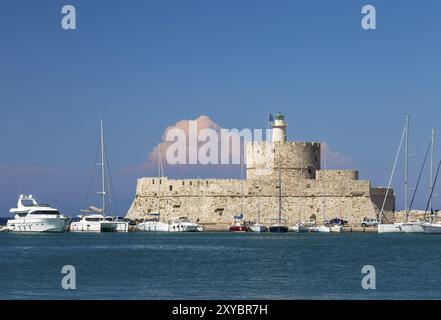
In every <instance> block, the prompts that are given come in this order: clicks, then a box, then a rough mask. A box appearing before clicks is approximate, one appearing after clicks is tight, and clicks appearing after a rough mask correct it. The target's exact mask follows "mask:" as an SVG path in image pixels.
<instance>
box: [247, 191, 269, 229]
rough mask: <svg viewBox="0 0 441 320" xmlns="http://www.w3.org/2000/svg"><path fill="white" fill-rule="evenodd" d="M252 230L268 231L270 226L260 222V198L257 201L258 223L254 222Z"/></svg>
mask: <svg viewBox="0 0 441 320" xmlns="http://www.w3.org/2000/svg"><path fill="white" fill-rule="evenodd" d="M250 230H251V231H252V232H267V231H268V227H267V226H264V225H263V224H261V223H260V198H258V203H257V219H256V223H254V224H252V225H251V226H250Z"/></svg>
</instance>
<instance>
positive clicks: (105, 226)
mask: <svg viewBox="0 0 441 320" xmlns="http://www.w3.org/2000/svg"><path fill="white" fill-rule="evenodd" d="M69 230H70V232H117V224H116V223H114V222H105V221H87V222H84V221H79V222H72V223H71V225H70V228H69Z"/></svg>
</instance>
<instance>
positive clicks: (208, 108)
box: [0, 0, 441, 216]
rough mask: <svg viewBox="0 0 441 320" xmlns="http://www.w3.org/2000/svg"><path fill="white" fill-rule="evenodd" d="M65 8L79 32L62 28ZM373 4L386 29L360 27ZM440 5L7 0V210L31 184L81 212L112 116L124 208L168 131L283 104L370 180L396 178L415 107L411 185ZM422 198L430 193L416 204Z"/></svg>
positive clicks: (1, 77)
mask: <svg viewBox="0 0 441 320" xmlns="http://www.w3.org/2000/svg"><path fill="white" fill-rule="evenodd" d="M67 3H68V4H72V5H74V6H75V7H76V10H77V28H78V29H77V30H75V31H65V30H62V29H61V27H60V21H61V18H62V14H61V7H62V5H64V4H67ZM368 3H370V4H373V5H375V6H376V9H377V30H375V31H364V30H362V28H361V26H360V21H361V17H362V15H361V8H362V6H363V5H364V4H368ZM440 13H441V2H440V1H424V2H422V1H416V0H412V1H355V0H347V1H325V0H323V1H311V0H308V1H306V0H305V1H292V0H287V1H251V0H249V1H242V0H234V1H230V0H222V1H220V0H217V1H195V0H188V1H159V0H157V1H78V0H72V1H68V2H66V1H19V0H14V1H12V0H11V1H6V0H4V1H2V2H1V4H0V41H1V42H0V43H1V46H0V110H1V111H0V136H1V140H0V148H1V149H0V150H1V153H0V179H1V183H0V210H1V211H0V216H7V215H8V212H7V210H8V209H9V208H10V207H12V206H13V205H15V202H16V195H17V192H18V191H22V192H25V193H31V192H33V190H34V189H35V190H37V193H38V195H39V196H40V197H41V198H43V199H44V200H46V201H49V202H51V203H53V204H56V205H57V206H58V207H59V208H60V209H61V210H62V211H64V212H66V213H68V214H72V215H73V214H76V213H77V211H78V209H80V208H81V207H83V205H84V201H85V196H86V189H87V185H88V181H89V179H90V171H91V168H92V166H93V161H94V159H95V150H96V144H97V139H98V129H99V128H98V126H99V119H100V117H101V116H103V117H104V119H105V123H106V130H107V141H108V144H109V156H110V160H111V169H112V173H113V179H114V184H115V191H116V194H117V200H118V203H119V209H120V210H121V211H122V213H124V211H125V210H126V209H127V208H128V206H129V204H130V200H131V198H132V196H133V195H134V192H135V184H136V176H135V175H128V174H124V173H122V169H123V168H125V167H128V166H137V165H139V164H141V163H142V162H144V161H145V159H146V158H147V155H148V153H149V152H150V150H151V149H152V148H153V146H154V145H155V144H156V143H157V142H158V141H159V139H160V137H161V134H162V132H163V130H164V128H165V127H166V126H168V125H172V124H174V123H175V122H177V121H179V120H181V119H194V118H196V117H197V116H199V115H202V114H205V115H208V116H209V117H210V118H211V119H212V120H213V121H215V122H217V123H218V124H219V125H221V126H222V127H225V128H259V127H265V126H266V115H267V113H268V112H277V111H282V112H284V113H285V114H286V117H287V119H288V122H289V124H290V127H289V130H288V136H289V139H291V140H314V141H324V142H326V143H328V144H329V146H330V147H331V148H332V150H334V151H336V152H338V153H341V154H342V155H345V156H347V157H350V158H351V159H352V160H353V167H354V168H356V169H358V170H359V171H360V176H361V178H367V179H370V180H372V182H373V184H374V185H386V184H387V180H388V177H389V173H390V169H391V166H392V161H393V158H394V155H395V150H396V147H397V144H398V142H399V138H400V134H401V130H402V126H403V123H404V114H405V113H410V114H411V116H412V132H411V134H412V135H411V148H412V153H414V154H415V156H414V157H412V158H411V184H414V183H415V180H416V175H417V173H418V170H419V166H420V162H421V159H422V157H423V153H424V150H425V147H426V143H427V141H428V139H429V135H430V129H431V127H432V126H435V127H436V126H438V125H439V124H440V120H441V117H440V116H441V108H440V107H441V90H440V88H441V73H440V71H441V40H440V31H441V24H440V19H439V18H440ZM439 131H440V133H441V126H440V127H439ZM438 140H439V142H441V135H440V136H439V139H438ZM440 146H441V144H438V145H437V152H438V156H439V155H441V147H440ZM398 170H400V171H399V172H398V176H397V178H396V179H395V180H394V186H395V187H396V189H397V190H396V191H397V196H398V200H397V205H398V207H402V179H401V174H402V168H401V167H400V168H399V169H398ZM146 174H149V173H146ZM425 176H427V174H425ZM423 183H424V185H423V187H424V188H426V181H424V182H423ZM438 189H439V188H438ZM425 201H426V190H425V189H424V190H422V192H421V194H420V195H419V197H418V200H417V204H418V206H419V207H423V206H424V205H425ZM435 204H436V205H437V206H441V203H440V201H435Z"/></svg>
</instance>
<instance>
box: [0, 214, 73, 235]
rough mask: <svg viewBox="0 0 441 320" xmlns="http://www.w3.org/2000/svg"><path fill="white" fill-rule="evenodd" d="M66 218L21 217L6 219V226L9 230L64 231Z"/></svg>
mask: <svg viewBox="0 0 441 320" xmlns="http://www.w3.org/2000/svg"><path fill="white" fill-rule="evenodd" d="M67 222H68V219H67V218H37V217H35V218H23V219H11V220H8V222H7V224H6V227H7V228H8V229H9V231H11V232H57V233H58V232H64V230H65V229H66V224H67Z"/></svg>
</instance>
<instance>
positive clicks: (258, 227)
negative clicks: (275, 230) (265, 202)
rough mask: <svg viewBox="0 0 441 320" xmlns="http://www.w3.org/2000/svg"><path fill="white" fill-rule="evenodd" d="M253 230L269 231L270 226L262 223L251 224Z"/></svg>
mask: <svg viewBox="0 0 441 320" xmlns="http://www.w3.org/2000/svg"><path fill="white" fill-rule="evenodd" d="M250 231H251V232H268V227H267V226H264V225H261V224H254V225H252V226H250Z"/></svg>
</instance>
